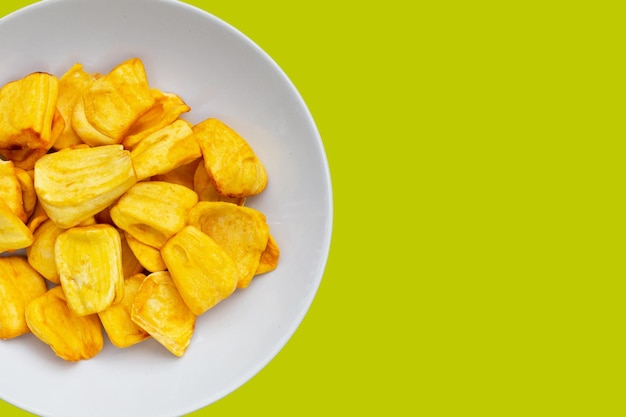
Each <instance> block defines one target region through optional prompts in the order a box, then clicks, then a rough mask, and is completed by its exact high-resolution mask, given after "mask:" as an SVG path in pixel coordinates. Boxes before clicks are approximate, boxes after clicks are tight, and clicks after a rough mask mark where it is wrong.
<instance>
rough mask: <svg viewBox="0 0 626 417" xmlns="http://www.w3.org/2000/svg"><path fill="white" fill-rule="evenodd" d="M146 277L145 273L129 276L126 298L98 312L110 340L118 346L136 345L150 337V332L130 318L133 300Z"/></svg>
mask: <svg viewBox="0 0 626 417" xmlns="http://www.w3.org/2000/svg"><path fill="white" fill-rule="evenodd" d="M145 278H146V276H145V275H144V274H135V275H132V276H130V277H128V278H127V279H126V280H125V281H124V298H122V301H120V302H119V303H117V304H114V305H112V306H111V307H109V308H107V309H106V310H104V311H101V312H100V313H98V317H100V321H101V322H102V326H103V327H104V331H105V332H106V334H107V335H108V336H109V340H110V341H111V343H112V344H113V345H114V346H117V347H118V348H126V347H129V346H132V345H135V344H137V343H139V342H142V341H144V340H146V339H147V338H149V337H150V335H149V334H148V332H146V331H145V330H143V329H142V328H141V327H139V326H138V325H137V324H135V322H134V321H132V320H131V318H130V314H131V308H132V305H133V301H135V296H136V295H137V293H138V292H139V287H140V286H141V283H142V282H143V280H144V279H145Z"/></svg>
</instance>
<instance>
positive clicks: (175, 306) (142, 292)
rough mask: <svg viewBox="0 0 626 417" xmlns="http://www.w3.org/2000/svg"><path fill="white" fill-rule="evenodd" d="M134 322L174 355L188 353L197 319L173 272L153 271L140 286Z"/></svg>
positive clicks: (134, 303)
mask: <svg viewBox="0 0 626 417" xmlns="http://www.w3.org/2000/svg"><path fill="white" fill-rule="evenodd" d="M131 319H132V320H133V322H135V323H136V324H137V325H138V326H139V327H141V328H142V329H144V330H145V331H146V332H148V333H149V334H150V335H151V336H152V337H153V338H154V339H155V340H157V341H158V342H159V343H160V344H161V345H163V346H164V347H165V348H166V349H167V350H169V351H170V352H171V353H173V354H174V355H176V356H178V357H181V356H183V354H184V353H185V351H186V350H187V347H188V346H189V343H190V342H191V337H192V336H193V331H194V327H195V324H196V316H195V315H194V314H193V313H192V312H191V310H189V308H188V307H187V305H186V304H185V302H184V301H183V299H182V298H181V296H180V293H179V292H178V290H177V288H176V285H175V284H174V281H173V280H172V278H171V276H170V273H169V272H167V271H162V272H153V273H151V274H150V275H148V276H147V277H146V279H144V281H143V283H142V284H141V286H140V287H139V291H138V292H137V295H136V296H135V300H134V301H133V305H132V308H131Z"/></svg>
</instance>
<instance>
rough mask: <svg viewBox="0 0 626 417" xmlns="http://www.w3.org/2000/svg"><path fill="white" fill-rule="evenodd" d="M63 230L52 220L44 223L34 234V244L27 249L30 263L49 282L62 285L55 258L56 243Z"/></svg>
mask: <svg viewBox="0 0 626 417" xmlns="http://www.w3.org/2000/svg"><path fill="white" fill-rule="evenodd" d="M64 231H65V229H62V228H60V227H58V226H57V225H55V224H54V222H53V221H52V220H46V221H45V222H43V223H42V224H41V225H40V226H39V227H38V228H37V229H36V230H35V232H34V233H33V244H32V245H30V246H29V247H28V248H26V256H27V257H28V263H29V264H30V266H32V267H33V268H35V270H36V271H37V272H39V273H40V274H41V275H43V276H44V278H46V279H47V280H48V281H50V282H54V283H55V284H60V283H61V280H60V279H59V271H58V270H57V263H56V257H55V249H54V248H55V246H54V245H55V243H56V241H57V237H58V236H59V235H60V234H61V233H63V232H64Z"/></svg>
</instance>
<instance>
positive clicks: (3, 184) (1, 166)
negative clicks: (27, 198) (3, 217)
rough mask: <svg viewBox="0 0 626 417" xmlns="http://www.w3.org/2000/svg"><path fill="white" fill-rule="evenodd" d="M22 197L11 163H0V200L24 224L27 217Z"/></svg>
mask: <svg viewBox="0 0 626 417" xmlns="http://www.w3.org/2000/svg"><path fill="white" fill-rule="evenodd" d="M22 197H23V196H22V187H21V186H20V181H19V179H18V177H17V172H16V170H15V167H14V165H13V162H11V161H0V200H2V201H4V202H5V203H6V204H7V206H9V208H10V209H11V211H12V212H13V213H15V215H16V216H17V217H18V218H19V219H20V220H21V221H22V222H26V220H27V219H28V217H27V216H26V210H24V201H23V199H22Z"/></svg>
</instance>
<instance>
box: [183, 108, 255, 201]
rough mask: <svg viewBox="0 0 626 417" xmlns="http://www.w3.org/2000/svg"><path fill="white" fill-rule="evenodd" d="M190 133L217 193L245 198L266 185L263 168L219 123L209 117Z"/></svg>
mask: <svg viewBox="0 0 626 417" xmlns="http://www.w3.org/2000/svg"><path fill="white" fill-rule="evenodd" d="M193 132H194V134H195V135H196V139H197V141H198V143H199V144H200V148H201V149H202V156H203V158H204V166H205V167H206V170H207V172H208V173H209V176H210V177H211V178H212V179H213V184H214V185H215V189H217V192H218V193H220V194H222V195H225V196H228V197H249V196H253V195H256V194H259V193H260V192H261V191H263V190H264V189H265V187H266V186H267V173H266V171H265V167H264V166H263V164H262V163H261V161H260V160H259V158H258V157H257V156H256V154H255V153H254V151H253V150H252V148H251V147H250V145H249V144H248V142H246V140H245V139H244V138H243V137H241V136H240V135H239V134H238V133H237V132H235V131H234V130H233V129H232V128H230V127H229V126H227V125H226V124H224V123H223V122H222V121H220V120H218V119H214V118H209V119H206V120H204V121H203V122H200V123H198V124H196V125H195V126H194V127H193Z"/></svg>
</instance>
